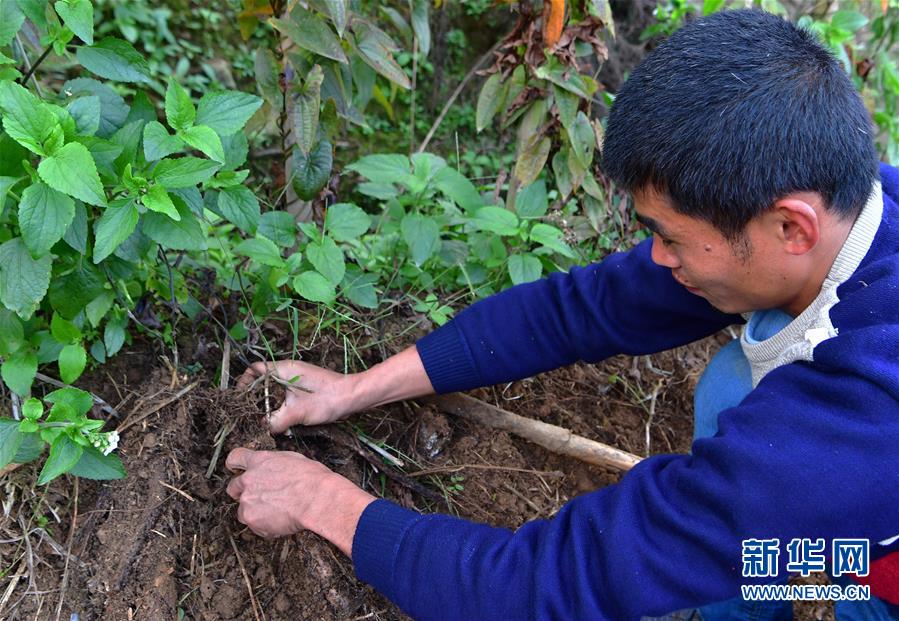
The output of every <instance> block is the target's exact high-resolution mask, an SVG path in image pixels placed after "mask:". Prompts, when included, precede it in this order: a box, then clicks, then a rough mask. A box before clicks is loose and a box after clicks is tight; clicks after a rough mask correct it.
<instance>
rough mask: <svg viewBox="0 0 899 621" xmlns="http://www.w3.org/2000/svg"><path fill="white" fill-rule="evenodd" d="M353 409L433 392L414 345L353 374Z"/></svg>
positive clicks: (356, 409)
mask: <svg viewBox="0 0 899 621" xmlns="http://www.w3.org/2000/svg"><path fill="white" fill-rule="evenodd" d="M352 391H353V395H352V400H353V406H354V407H353V410H354V411H358V410H362V409H365V408H369V407H375V406H378V405H383V404H385V403H392V402H393V401H402V400H403V399H413V398H415V397H423V396H425V395H431V394H434V387H433V386H431V380H430V379H428V374H427V372H426V371H425V367H424V364H423V363H422V361H421V356H419V355H418V350H416V349H415V346H414V345H413V346H412V347H409V348H408V349H405V350H403V351H401V352H400V353H398V354H396V355H395V356H391V357H390V358H388V359H387V360H385V361H383V362H381V363H379V364H376V365H375V366H373V367H372V368H370V369H368V370H367V371H363V372H362V373H359V374H358V375H356V376H354V382H353V388H352Z"/></svg>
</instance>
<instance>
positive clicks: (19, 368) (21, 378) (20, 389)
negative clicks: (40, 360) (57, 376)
mask: <svg viewBox="0 0 899 621" xmlns="http://www.w3.org/2000/svg"><path fill="white" fill-rule="evenodd" d="M35 375H37V356H36V355H35V353H34V352H33V351H23V350H20V351H17V352H16V353H14V354H12V355H11V356H8V357H7V358H6V359H5V360H4V361H3V365H2V366H0V377H3V381H4V382H5V383H6V385H7V386H8V387H9V389H10V390H11V391H13V392H14V393H16V394H17V395H19V396H21V397H27V396H28V393H29V391H30V390H31V384H32V382H34V376H35Z"/></svg>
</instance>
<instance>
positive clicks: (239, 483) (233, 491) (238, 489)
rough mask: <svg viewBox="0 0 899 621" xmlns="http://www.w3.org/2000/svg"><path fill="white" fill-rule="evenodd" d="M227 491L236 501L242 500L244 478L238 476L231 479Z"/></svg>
mask: <svg viewBox="0 0 899 621" xmlns="http://www.w3.org/2000/svg"><path fill="white" fill-rule="evenodd" d="M225 491H226V492H227V493H228V495H229V496H231V498H233V499H234V500H240V495H241V494H243V477H240V476H236V477H234V478H233V479H231V480H230V481H229V482H228V487H227V488H225Z"/></svg>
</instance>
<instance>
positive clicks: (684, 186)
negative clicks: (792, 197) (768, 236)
mask: <svg viewBox="0 0 899 621" xmlns="http://www.w3.org/2000/svg"><path fill="white" fill-rule="evenodd" d="M873 131H874V130H873V128H872V125H871V120H870V117H869V115H868V112H867V110H866V109H865V106H864V104H863V102H862V100H861V98H860V97H859V95H858V94H857V93H856V91H855V89H854V88H853V85H852V82H851V81H850V79H849V77H848V76H847V75H846V73H845V72H844V71H843V70H842V68H841V66H840V65H839V63H838V62H837V60H836V58H835V57H834V56H833V55H832V54H831V53H830V52H829V51H828V50H827V49H825V48H824V47H823V46H822V44H821V43H819V42H818V40H817V39H816V37H815V35H813V34H812V33H811V32H809V31H807V30H803V29H800V28H797V27H795V26H793V25H792V24H790V23H789V22H787V21H785V20H783V19H781V18H780V17H777V16H775V15H772V14H770V13H766V12H764V11H761V10H757V9H745V10H734V11H724V12H721V13H716V14H713V15H710V16H708V17H704V18H700V19H697V20H695V21H693V22H691V23H689V24H687V25H686V26H684V27H683V28H681V29H680V30H678V31H677V32H675V33H674V34H673V35H671V37H669V38H668V39H667V40H666V41H664V42H663V43H662V44H661V45H660V46H659V47H658V48H656V49H655V50H654V51H653V52H652V53H650V54H649V55H648V56H647V57H646V59H645V60H644V61H643V62H642V63H641V64H640V65H639V66H637V67H636V68H635V69H634V71H633V73H632V74H631V76H630V78H629V79H628V80H627V82H625V84H624V86H623V87H622V88H621V91H620V92H619V93H618V95H617V97H616V99H615V102H614V104H613V105H612V109H611V111H610V113H609V119H608V126H607V129H606V135H605V141H604V145H603V154H602V166H603V169H604V171H605V172H606V174H607V175H609V177H611V178H612V179H613V180H614V181H615V182H616V183H618V184H619V185H620V186H623V187H624V188H626V189H628V190H629V191H631V192H635V191H639V190H645V189H648V188H649V187H651V188H654V189H655V190H657V191H660V192H664V193H665V195H667V197H668V198H670V199H671V200H672V202H673V206H674V209H675V210H676V211H678V212H679V213H682V214H685V215H688V216H692V217H695V218H699V219H702V220H705V221H707V222H709V223H710V224H712V225H713V226H714V227H715V228H717V229H718V230H719V231H721V233H722V234H724V236H725V237H727V238H728V239H731V240H736V239H739V238H740V237H742V232H743V230H744V229H745V227H746V225H747V224H748V223H749V221H750V220H752V219H753V218H754V217H756V216H758V215H760V214H761V213H763V212H764V211H765V210H766V209H767V208H768V207H770V206H771V205H772V204H773V202H774V201H775V200H777V199H778V198H780V197H782V196H784V195H786V194H788V193H790V192H798V191H813V192H818V193H820V194H821V196H822V197H823V199H824V201H825V205H826V207H827V208H828V209H831V210H833V211H835V212H836V213H838V214H840V215H841V216H842V217H846V218H849V217H855V216H857V215H858V213H859V212H860V211H861V209H862V207H863V206H864V204H865V202H866V201H867V199H868V197H869V195H870V193H871V190H872V186H873V183H874V181H876V180H877V179H878V178H879V166H878V156H877V151H876V149H875V147H874V140H873V135H874V133H873Z"/></svg>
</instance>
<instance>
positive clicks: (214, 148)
mask: <svg viewBox="0 0 899 621" xmlns="http://www.w3.org/2000/svg"><path fill="white" fill-rule="evenodd" d="M178 135H179V136H180V137H181V139H182V140H184V142H186V143H187V144H189V145H190V146H192V147H193V148H194V149H196V150H197V151H200V152H201V153H203V154H204V155H205V156H206V157H208V158H209V159H211V160H215V161H216V162H222V163H224V161H225V151H224V149H222V139H221V138H219V135H218V134H216V133H215V132H214V131H212V128H211V127H207V126H206V125H194V126H193V127H190V128H188V129H185V130H184V131H181V132H178Z"/></svg>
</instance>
